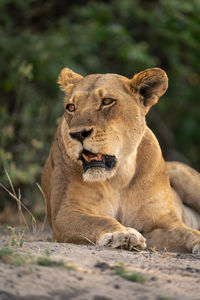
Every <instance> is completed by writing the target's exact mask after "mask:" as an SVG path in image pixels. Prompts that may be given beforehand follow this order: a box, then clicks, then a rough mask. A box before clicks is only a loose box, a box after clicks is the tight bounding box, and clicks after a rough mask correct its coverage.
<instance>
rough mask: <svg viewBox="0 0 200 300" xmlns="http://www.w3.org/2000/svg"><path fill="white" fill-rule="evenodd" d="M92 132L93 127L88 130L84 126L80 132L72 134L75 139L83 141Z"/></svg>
mask: <svg viewBox="0 0 200 300" xmlns="http://www.w3.org/2000/svg"><path fill="white" fill-rule="evenodd" d="M92 132H93V129H90V130H87V129H85V128H84V129H83V130H81V131H78V132H70V136H71V137H72V138H73V139H75V140H78V141H79V142H81V143H83V141H84V139H85V138H87V137H88V136H90V135H91V133H92Z"/></svg>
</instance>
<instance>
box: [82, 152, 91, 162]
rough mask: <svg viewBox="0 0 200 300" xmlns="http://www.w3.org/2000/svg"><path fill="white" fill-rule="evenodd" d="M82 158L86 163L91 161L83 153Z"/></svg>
mask: <svg viewBox="0 0 200 300" xmlns="http://www.w3.org/2000/svg"><path fill="white" fill-rule="evenodd" d="M82 156H83V158H84V159H85V160H86V161H87V162H90V161H91V159H90V157H88V156H87V155H85V154H84V153H83V154H82Z"/></svg>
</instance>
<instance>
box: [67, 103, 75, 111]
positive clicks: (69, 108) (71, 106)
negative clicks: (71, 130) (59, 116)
mask: <svg viewBox="0 0 200 300" xmlns="http://www.w3.org/2000/svg"><path fill="white" fill-rule="evenodd" d="M66 110H68V111H69V112H74V111H75V105H74V104H71V103H70V104H67V105H66Z"/></svg>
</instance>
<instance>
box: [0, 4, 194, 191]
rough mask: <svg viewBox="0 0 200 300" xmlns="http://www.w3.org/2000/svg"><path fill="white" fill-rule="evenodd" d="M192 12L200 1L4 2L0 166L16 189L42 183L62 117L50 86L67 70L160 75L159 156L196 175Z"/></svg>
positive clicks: (155, 119)
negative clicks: (158, 71)
mask: <svg viewBox="0 0 200 300" xmlns="http://www.w3.org/2000/svg"><path fill="white" fill-rule="evenodd" d="M58 2H59V3H58ZM74 3H75V4H74ZM199 14H200V2H199V1H198V0H191V1H184V2H183V1H182V2H180V1H177V0H171V1H167V0H151V1H139V0H123V1H121V0H110V1H81V0H79V1H76V2H73V1H67V4H66V1H64V0H61V1H56V0H49V1H47V0H45V1H35V0H26V1H20V0H17V1H16V0H2V1H1V3H0V15H1V18H0V19H1V27H0V76H1V81H0V88H1V93H2V95H1V106H0V114H1V118H0V128H1V136H0V159H1V162H0V164H1V166H4V167H5V168H6V169H7V170H8V172H9V174H10V175H11V178H12V180H13V183H14V185H15V186H18V187H22V188H23V190H24V191H25V192H26V191H28V190H30V187H31V186H32V185H33V184H34V183H35V182H36V181H38V180H39V178H40V175H41V171H42V167H43V165H44V162H45V159H46V157H47V155H48V152H49V149H50V144H51V141H52V138H53V134H54V131H55V128H56V124H57V122H58V119H59V117H60V116H61V114H62V111H63V105H62V100H61V99H62V97H61V94H60V93H59V90H58V87H57V85H56V80H57V76H58V74H59V72H60V70H61V69H62V68H63V67H65V66H68V67H70V68H72V69H73V70H74V71H76V72H79V73H81V74H82V75H86V74H88V73H105V72H109V73H119V74H122V75H125V76H128V77H132V76H133V75H134V73H136V72H138V71H141V70H143V69H145V68H150V67H155V66H156V67H161V68H163V69H165V70H166V71H167V73H168V76H169V90H168V92H167V94H166V95H165V96H163V97H162V99H161V100H160V102H159V105H157V106H156V108H155V109H154V111H153V113H152V114H151V115H150V119H149V122H150V123H151V125H152V126H153V129H154V131H155V132H156V133H157V135H158V136H159V138H160V140H161V143H162V146H163V151H164V154H165V158H172V159H174V158H175V159H176V158H178V159H181V160H185V161H187V162H188V163H190V164H191V165H193V166H194V167H196V168H197V169H200V156H199V148H200V140H199V121H200V113H199V109H200V101H199V94H200V75H199V74H200V72H199V71H200V52H199V48H200V47H199V46H200V35H199V25H200V24H199ZM159 120H160V121H162V124H161V125H160V121H159ZM186 158H187V159H186ZM5 181H6V178H5V175H4V172H3V171H2V172H1V182H2V183H4V184H5ZM30 197H31V196H30Z"/></svg>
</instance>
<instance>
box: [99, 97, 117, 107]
mask: <svg viewBox="0 0 200 300" xmlns="http://www.w3.org/2000/svg"><path fill="white" fill-rule="evenodd" d="M114 101H115V100H114V99H112V98H104V99H103V100H102V104H101V105H102V106H104V105H110V104H112V103H113V102H114Z"/></svg>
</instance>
